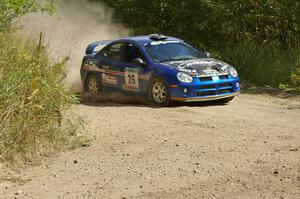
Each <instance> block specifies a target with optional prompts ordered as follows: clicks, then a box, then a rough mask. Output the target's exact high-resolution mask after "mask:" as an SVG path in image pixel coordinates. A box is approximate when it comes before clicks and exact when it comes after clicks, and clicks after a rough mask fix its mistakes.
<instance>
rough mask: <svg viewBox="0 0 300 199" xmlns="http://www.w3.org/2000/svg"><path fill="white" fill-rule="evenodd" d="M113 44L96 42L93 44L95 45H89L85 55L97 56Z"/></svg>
mask: <svg viewBox="0 0 300 199" xmlns="http://www.w3.org/2000/svg"><path fill="white" fill-rule="evenodd" d="M111 42H112V41H96V42H93V43H91V44H89V45H88V47H87V48H86V50H85V54H87V55H90V54H95V53H97V52H99V51H100V50H101V49H102V48H104V47H105V46H106V45H108V44H109V43H111Z"/></svg>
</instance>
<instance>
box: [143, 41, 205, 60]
mask: <svg viewBox="0 0 300 199" xmlns="http://www.w3.org/2000/svg"><path fill="white" fill-rule="evenodd" d="M145 49H146V51H147V53H148V54H149V56H150V57H151V58H152V59H153V61H155V62H167V61H181V60H190V59H199V58H207V56H206V55H205V54H204V53H201V52H199V51H198V50H196V49H195V48H193V47H192V46H190V45H188V44H186V43H183V42H179V41H154V42H151V43H149V44H147V45H146V46H145Z"/></svg>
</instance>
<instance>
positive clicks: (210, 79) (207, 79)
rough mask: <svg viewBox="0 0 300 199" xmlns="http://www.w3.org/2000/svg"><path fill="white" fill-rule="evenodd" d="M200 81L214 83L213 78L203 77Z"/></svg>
mask: <svg viewBox="0 0 300 199" xmlns="http://www.w3.org/2000/svg"><path fill="white" fill-rule="evenodd" d="M199 79H200V81H212V80H213V78H212V76H203V77H199Z"/></svg>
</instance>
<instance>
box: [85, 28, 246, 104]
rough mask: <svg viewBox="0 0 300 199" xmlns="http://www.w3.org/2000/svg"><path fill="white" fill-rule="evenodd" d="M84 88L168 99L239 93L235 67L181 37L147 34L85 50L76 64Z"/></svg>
mask: <svg viewBox="0 0 300 199" xmlns="http://www.w3.org/2000/svg"><path fill="white" fill-rule="evenodd" d="M81 78H82V82H83V85H84V89H85V91H86V92H88V93H91V94H96V93H101V92H107V91H110V92H111V91H113V92H123V93H124V92H125V93H126V94H135V95H137V94H138V95H143V96H147V97H148V98H149V99H150V100H151V101H152V102H153V103H155V104H157V105H160V106H167V105H169V104H170V103H171V102H173V101H209V100H218V101H221V102H224V103H227V102H229V101H231V100H232V99H233V98H234V96H236V95H237V94H238V93H239V91H240V84H239V82H240V79H239V76H238V73H237V71H236V70H235V69H234V68H233V67H232V66H230V65H229V64H226V63H224V62H222V61H219V60H216V59H212V58H209V54H208V53H206V52H202V51H200V50H197V49H196V48H194V47H192V46H191V45H189V44H187V43H186V42H184V41H183V40H180V39H177V38H174V37H167V36H163V35H158V34H153V35H149V36H136V37H128V38H123V39H119V40H115V41H98V42H94V43H92V44H90V45H89V46H88V47H87V49H86V55H85V56H84V58H83V61H82V66H81Z"/></svg>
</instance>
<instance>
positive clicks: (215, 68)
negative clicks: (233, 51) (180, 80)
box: [163, 58, 231, 76]
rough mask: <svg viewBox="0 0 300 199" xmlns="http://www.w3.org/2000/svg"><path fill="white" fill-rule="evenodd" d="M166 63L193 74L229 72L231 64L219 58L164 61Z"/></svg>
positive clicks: (206, 74) (203, 74) (207, 74)
mask: <svg viewBox="0 0 300 199" xmlns="http://www.w3.org/2000/svg"><path fill="white" fill-rule="evenodd" d="M163 64H164V65H167V66H168V67H171V68H174V69H175V70H178V71H181V72H186V73H189V74H191V75H193V76H209V75H219V74H228V71H229V69H230V67H231V66H230V65H229V64H227V63H225V62H222V61H220V60H217V59H212V58H204V59H193V60H185V61H170V62H164V63H163Z"/></svg>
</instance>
